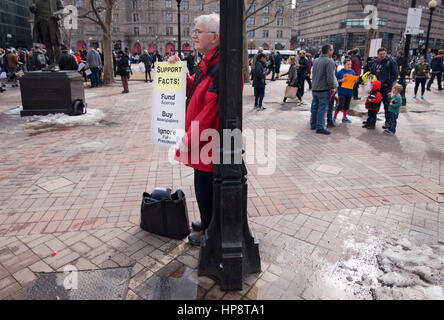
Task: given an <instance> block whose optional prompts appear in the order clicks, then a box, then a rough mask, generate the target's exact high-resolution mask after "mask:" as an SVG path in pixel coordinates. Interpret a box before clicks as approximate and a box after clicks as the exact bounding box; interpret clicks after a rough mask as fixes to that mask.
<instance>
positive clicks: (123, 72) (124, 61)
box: [117, 51, 130, 93]
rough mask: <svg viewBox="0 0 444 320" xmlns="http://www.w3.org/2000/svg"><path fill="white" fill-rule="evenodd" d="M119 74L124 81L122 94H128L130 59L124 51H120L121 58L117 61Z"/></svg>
mask: <svg viewBox="0 0 444 320" xmlns="http://www.w3.org/2000/svg"><path fill="white" fill-rule="evenodd" d="M117 74H118V75H119V76H120V77H121V79H122V85H123V91H122V93H128V92H129V87H128V76H129V74H130V67H129V57H128V56H127V55H126V54H125V53H123V51H119V58H118V60H117Z"/></svg>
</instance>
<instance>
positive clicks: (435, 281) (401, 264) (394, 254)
mask: <svg viewBox="0 0 444 320" xmlns="http://www.w3.org/2000/svg"><path fill="white" fill-rule="evenodd" d="M443 252H444V245H443V244H439V245H433V246H431V247H429V246H427V245H422V246H415V245H412V244H411V243H410V242H409V241H408V240H407V239H401V240H398V241H397V242H395V243H392V244H388V245H387V247H386V248H385V250H383V252H382V253H381V254H380V255H379V256H378V257H377V259H378V264H379V268H380V269H381V270H382V271H383V272H384V274H383V275H382V276H380V277H378V280H379V282H380V283H381V284H382V288H380V289H377V290H374V293H375V295H376V297H375V298H377V299H390V298H391V299H439V300H444V292H443V289H442V288H443V287H444V255H443Z"/></svg>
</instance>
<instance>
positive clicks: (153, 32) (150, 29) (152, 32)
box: [148, 27, 156, 35]
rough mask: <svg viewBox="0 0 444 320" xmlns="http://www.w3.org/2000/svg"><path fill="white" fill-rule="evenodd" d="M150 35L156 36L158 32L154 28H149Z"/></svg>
mask: <svg viewBox="0 0 444 320" xmlns="http://www.w3.org/2000/svg"><path fill="white" fill-rule="evenodd" d="M148 33H149V34H150V35H154V34H155V33H156V30H155V29H154V27H149V28H148Z"/></svg>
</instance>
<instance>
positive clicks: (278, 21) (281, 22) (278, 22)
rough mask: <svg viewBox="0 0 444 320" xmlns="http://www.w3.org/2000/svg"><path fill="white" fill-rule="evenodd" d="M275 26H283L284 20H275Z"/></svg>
mask: <svg viewBox="0 0 444 320" xmlns="http://www.w3.org/2000/svg"><path fill="white" fill-rule="evenodd" d="M277 25H278V26H283V25H284V19H282V18H278V19H277Z"/></svg>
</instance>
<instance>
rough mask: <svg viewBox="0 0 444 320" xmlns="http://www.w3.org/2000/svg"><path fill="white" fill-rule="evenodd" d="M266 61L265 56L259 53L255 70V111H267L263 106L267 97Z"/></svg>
mask: <svg viewBox="0 0 444 320" xmlns="http://www.w3.org/2000/svg"><path fill="white" fill-rule="evenodd" d="M265 59H266V56H265V54H263V53H259V54H258V55H257V62H256V65H255V66H254V70H253V88H254V110H265V109H266V108H264V106H262V101H263V100H264V96H265V75H266V71H265Z"/></svg>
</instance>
